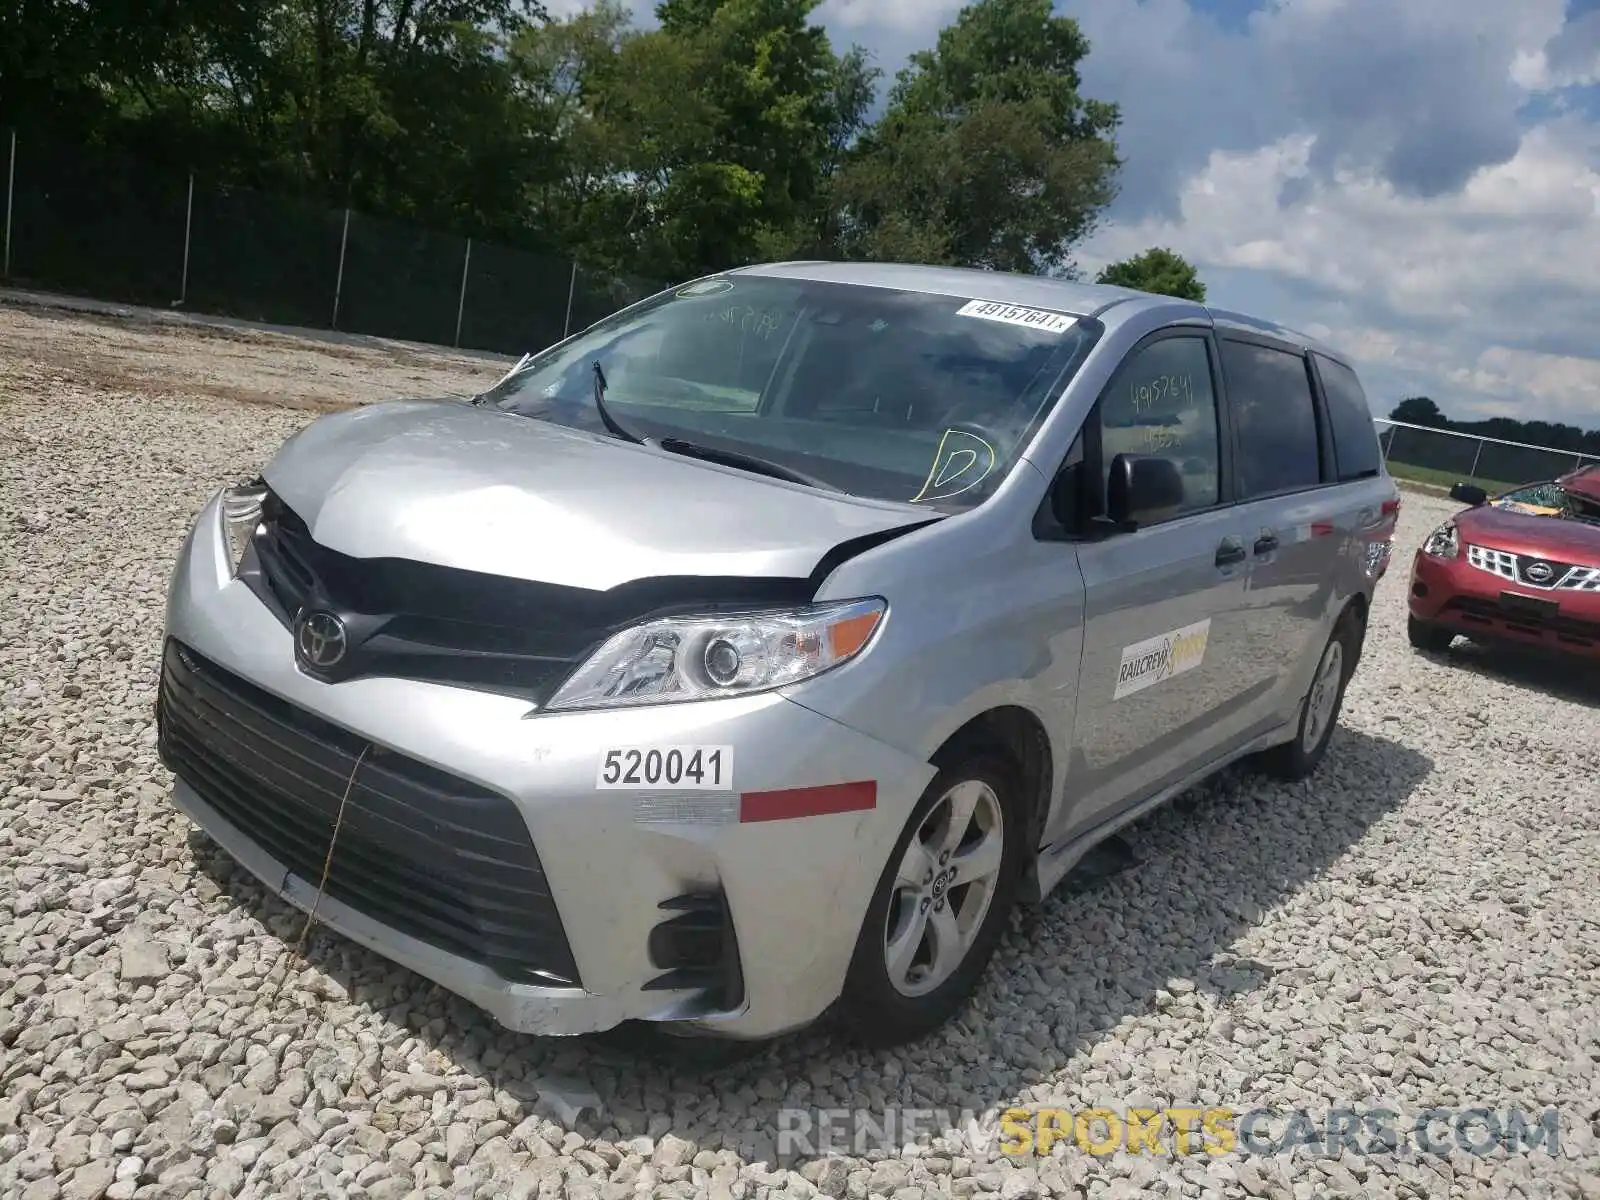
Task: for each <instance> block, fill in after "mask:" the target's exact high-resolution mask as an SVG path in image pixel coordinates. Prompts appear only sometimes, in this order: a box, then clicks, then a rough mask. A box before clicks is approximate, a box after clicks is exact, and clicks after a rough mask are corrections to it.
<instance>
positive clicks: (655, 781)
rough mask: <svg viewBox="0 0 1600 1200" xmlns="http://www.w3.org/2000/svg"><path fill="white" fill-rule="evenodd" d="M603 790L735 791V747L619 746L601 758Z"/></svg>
mask: <svg viewBox="0 0 1600 1200" xmlns="http://www.w3.org/2000/svg"><path fill="white" fill-rule="evenodd" d="M594 785H595V787H597V788H599V789H600V790H601V791H607V792H615V791H679V792H731V791H732V790H733V747H732V746H619V747H617V748H616V749H614V750H607V751H606V752H605V754H604V756H602V758H601V759H600V769H599V771H598V773H597V774H596V775H595V784H594Z"/></svg>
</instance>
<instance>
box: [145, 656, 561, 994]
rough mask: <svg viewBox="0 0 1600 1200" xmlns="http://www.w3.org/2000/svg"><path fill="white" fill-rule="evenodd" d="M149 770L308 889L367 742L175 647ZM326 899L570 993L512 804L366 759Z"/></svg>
mask: <svg viewBox="0 0 1600 1200" xmlns="http://www.w3.org/2000/svg"><path fill="white" fill-rule="evenodd" d="M157 720H158V725H159V737H160V749H161V757H162V761H163V762H165V763H166V764H167V767H168V768H169V769H170V770H171V771H172V772H173V774H175V775H176V776H177V777H178V778H179V779H181V780H183V782H184V783H186V784H188V785H189V786H190V787H192V788H193V789H194V790H195V791H196V792H197V793H198V794H199V795H200V797H201V798H202V799H204V800H205V801H206V803H208V804H209V805H211V806H212V807H213V808H215V809H216V810H217V812H219V813H220V814H222V816H223V817H225V818H226V819H227V820H228V821H229V822H231V823H232V824H233V825H234V826H236V827H237V828H238V829H239V830H240V832H242V833H243V834H245V836H247V837H249V838H250V839H251V840H252V841H254V842H255V843H256V844H257V845H259V846H260V847H261V848H262V849H263V850H265V851H266V852H267V853H268V854H270V855H272V857H273V858H275V859H277V860H278V861H279V862H281V863H283V864H284V865H285V866H286V867H288V868H289V870H290V871H292V872H294V874H296V875H298V876H300V877H301V878H302V879H305V880H308V881H310V882H311V883H312V884H315V883H316V882H317V881H318V880H320V879H321V877H322V869H323V862H324V859H325V857H326V855H327V852H328V842H329V838H330V837H331V835H332V832H333V822H334V818H335V816H336V814H337V812H338V807H339V800H340V797H341V796H343V794H344V789H345V785H346V783H347V781H348V780H349V778H350V773H351V769H352V768H353V767H354V766H355V764H356V760H357V758H358V756H359V755H360V753H361V748H362V746H363V745H365V742H364V741H363V739H361V738H360V737H358V736H357V735H355V734H353V733H351V732H349V731H348V730H345V729H341V728H340V727H338V726H336V725H332V724H330V723H329V722H327V721H324V720H322V719H321V718H319V717H316V716H313V715H312V714H311V713H308V712H306V711H304V710H302V709H299V708H297V707H295V706H294V705H291V704H289V703H287V702H285V701H284V700H281V699H279V698H278V697H276V696H273V695H271V694H270V693H268V692H265V691H263V690H261V689H260V688H258V687H255V686H254V685H253V684H250V683H247V682H246V681H245V680H243V679H240V678H239V677H237V676H236V675H233V674H231V673H230V672H228V671H225V670H223V669H222V668H221V667H219V666H217V665H215V664H214V663H211V662H209V661H207V660H206V659H204V658H202V657H201V656H200V655H198V654H196V653H195V652H194V651H192V650H189V649H188V648H186V647H182V646H180V645H179V644H178V643H177V642H175V641H169V642H168V643H167V648H166V654H165V656H164V659H163V663H162V673H161V692H160V703H159V706H158V709H157ZM327 894H328V895H330V896H332V897H334V898H335V899H338V900H340V901H342V902H343V903H345V904H348V905H349V906H350V907H351V908H353V909H355V910H357V911H358V912H362V913H364V914H366V915H367V916H369V917H371V918H373V919H374V920H376V921H380V922H382V923H383V924H385V925H388V926H390V927H392V928H394V929H398V930H400V931H401V932H403V933H406V934H409V935H410V936H411V937H414V938H416V939H418V940H419V941H423V942H427V943H428V944H430V945H433V946H437V947H439V948H440V949H441V950H446V951H449V952H450V953H452V954H456V955H459V956H461V957H463V958H467V959H470V960H472V961H473V962H478V963H482V964H483V965H485V966H487V967H489V968H491V969H492V970H494V971H495V972H496V973H498V974H499V975H501V976H502V977H504V978H507V979H512V980H522V981H535V982H550V978H549V977H554V979H556V980H559V981H563V982H566V983H570V984H572V985H574V986H576V985H578V983H579V980H578V969H577V965H576V964H575V963H574V961H573V958H572V950H571V948H570V947H569V946H568V944H567V938H566V933H565V931H564V930H563V928H562V925H561V919H560V916H559V915H558V913H557V912H556V906H555V902H554V900H553V899H552V898H551V895H550V889H549V885H548V883H547V881H546V880H545V875H544V868H543V867H542V866H541V865H540V862H539V856H538V854H537V852H536V851H535V850H534V847H533V841H532V839H531V838H530V836H529V834H528V827H527V824H526V822H525V821H524V820H523V819H522V816H521V814H519V813H518V812H517V810H516V807H515V806H514V805H513V804H512V802H511V801H510V799H509V798H507V797H505V796H502V795H501V794H499V793H498V792H494V791H490V790H488V789H487V788H482V787H479V786H478V785H476V784H474V783H471V782H469V781H467V780H463V779H459V778H457V777H455V776H453V775H449V774H447V773H446V772H443V771H440V770H437V769H436V768H434V767H430V766H428V765H427V764H426V763H421V762H417V761H416V760H414V759H410V758H406V757H404V756H402V755H398V754H394V753H392V752H389V751H386V750H380V749H379V748H378V747H371V748H369V749H368V751H367V756H366V758H365V759H364V760H363V761H362V763H361V768H360V770H359V771H358V772H357V773H356V778H355V784H354V786H353V787H352V788H351V789H350V799H349V803H348V805H347V806H346V809H345V818H344V824H343V826H342V827H341V828H340V830H339V840H338V844H337V845H336V846H335V848H334V854H333V865H332V868H331V870H330V872H329V877H328V889H327Z"/></svg>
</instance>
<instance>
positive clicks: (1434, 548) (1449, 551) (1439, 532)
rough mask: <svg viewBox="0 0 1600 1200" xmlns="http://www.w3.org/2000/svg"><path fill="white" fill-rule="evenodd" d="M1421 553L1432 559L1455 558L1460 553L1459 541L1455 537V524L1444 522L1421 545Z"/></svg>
mask: <svg viewBox="0 0 1600 1200" xmlns="http://www.w3.org/2000/svg"><path fill="white" fill-rule="evenodd" d="M1422 552H1423V553H1424V554H1427V555H1430V556H1431V557H1433V558H1455V557H1456V556H1457V555H1458V554H1460V553H1461V541H1460V539H1459V538H1458V537H1457V536H1456V527H1455V523H1454V522H1452V521H1446V522H1445V523H1444V524H1443V525H1441V526H1439V528H1437V529H1435V530H1434V531H1433V532H1432V533H1430V534H1429V535H1428V540H1427V541H1425V542H1423V543H1422Z"/></svg>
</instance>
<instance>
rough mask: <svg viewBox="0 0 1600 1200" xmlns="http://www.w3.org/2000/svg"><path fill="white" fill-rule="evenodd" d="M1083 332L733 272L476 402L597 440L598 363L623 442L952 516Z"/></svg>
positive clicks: (1039, 401)
mask: <svg viewBox="0 0 1600 1200" xmlns="http://www.w3.org/2000/svg"><path fill="white" fill-rule="evenodd" d="M1094 328H1095V327H1093V326H1086V325H1085V324H1084V323H1082V322H1079V321H1077V320H1075V319H1073V318H1072V317H1070V316H1068V315H1065V314H1059V313H1050V312H1045V311H1041V310H1034V309H1027V308H1017V307H1015V306H1009V305H1002V304H993V303H988V302H983V301H976V300H968V299H966V298H964V297H952V296H940V295H931V294H922V293H916V292H903V291H895V290H892V289H889V288H877V287H857V286H852V285H846V284H839V283H819V282H814V281H810V280H792V279H778V278H769V277H764V276H756V275H749V276H746V275H737V276H730V277H727V278H721V279H712V280H702V281H700V282H698V283H695V284H691V285H689V286H687V287H683V288H679V289H678V290H677V291H676V292H669V293H666V294H664V295H662V296H658V297H655V298H654V299H652V300H649V301H647V302H646V303H644V304H642V305H639V306H637V307H635V308H633V309H630V310H628V311H626V312H624V313H620V314H618V315H616V316H613V317H611V318H608V319H607V320H605V321H602V322H600V323H599V324H597V325H595V326H594V327H593V328H591V329H589V330H586V331H585V332H584V333H582V334H579V335H578V336H577V337H575V338H573V339H571V340H570V341H568V342H564V343H561V344H560V345H558V346H555V347H552V348H551V349H550V350H548V351H546V352H544V353H543V354H540V355H538V356H536V357H535V358H534V359H533V360H532V361H531V362H530V363H528V364H527V366H526V367H525V369H523V370H522V371H520V372H518V373H516V374H515V375H513V376H512V377H511V378H509V379H507V380H505V381H503V382H502V383H501V384H500V385H498V386H497V387H495V388H494V389H493V390H492V391H491V392H490V393H489V394H488V395H487V397H486V401H487V402H488V403H491V404H493V405H495V406H497V407H499V408H501V409H503V410H505V411H508V412H512V413H517V414H519V415H521V416H525V417H532V418H536V419H538V420H542V421H552V422H556V423H558V424H562V425H568V426H573V427H577V428H582V429H585V430H590V431H593V432H595V433H600V434H607V433H608V431H607V429H606V427H605V425H603V424H602V423H601V422H600V419H599V415H598V413H597V411H596V406H595V401H594V392H595V380H596V376H595V372H594V369H593V368H594V365H595V364H596V363H598V364H599V365H600V366H601V368H602V371H603V374H604V379H605V385H606V386H605V401H606V405H607V407H608V408H609V409H611V410H613V415H614V416H615V417H616V419H617V421H618V422H619V423H621V424H622V425H624V427H625V428H627V429H628V430H629V431H631V432H634V433H637V434H640V435H643V436H646V437H656V438H664V437H672V438H677V439H681V440H686V441H691V442H694V443H697V444H700V445H703V446H710V447H715V448H721V449H723V450H732V451H737V452H739V453H742V454H746V455H755V456H757V457H760V458H763V459H768V460H774V461H776V462H778V463H780V464H783V465H786V466H789V467H791V468H792V469H795V470H798V471H801V472H804V473H805V474H807V475H810V476H815V477H817V478H819V479H821V480H822V481H823V482H825V483H828V484H831V485H833V486H835V487H838V488H841V489H843V490H844V491H847V492H853V493H855V494H858V495H863V496H872V497H877V498H880V499H885V500H901V501H909V502H913V503H918V504H925V505H928V506H929V507H933V508H938V509H941V510H946V511H949V510H957V509H964V508H968V507H971V506H972V505H974V504H977V503H979V502H981V501H982V500H983V498H984V497H985V496H986V495H987V494H989V493H990V492H991V491H992V490H993V488H994V486H995V485H996V484H997V483H999V481H1000V480H1001V479H1003V478H1004V477H1005V475H1006V473H1007V472H1008V471H1009V470H1010V469H1012V467H1013V466H1014V465H1015V463H1016V462H1017V452H1018V450H1019V448H1020V446H1021V444H1022V442H1023V441H1024V440H1025V438H1026V437H1027V436H1028V434H1029V433H1030V432H1031V430H1032V429H1033V427H1034V426H1035V424H1036V422H1037V420H1038V418H1039V417H1040V415H1041V413H1042V412H1043V410H1044V408H1045V407H1046V406H1047V405H1048V404H1049V403H1050V402H1051V401H1052V399H1053V398H1054V397H1056V396H1059V395H1060V394H1061V389H1060V386H1059V385H1060V383H1061V382H1062V379H1063V372H1064V371H1067V370H1070V369H1071V368H1072V367H1073V366H1074V365H1075V364H1076V363H1077V362H1079V361H1081V358H1082V354H1083V352H1084V351H1086V350H1087V348H1088V346H1089V345H1091V344H1092V342H1093V338H1094V334H1093V332H1092V330H1093V329H1094Z"/></svg>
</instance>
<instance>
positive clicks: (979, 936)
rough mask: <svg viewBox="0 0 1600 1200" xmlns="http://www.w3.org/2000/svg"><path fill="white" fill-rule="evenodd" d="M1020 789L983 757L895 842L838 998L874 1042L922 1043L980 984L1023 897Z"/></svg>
mask: <svg viewBox="0 0 1600 1200" xmlns="http://www.w3.org/2000/svg"><path fill="white" fill-rule="evenodd" d="M1020 795H1021V788H1020V786H1019V785H1018V783H1017V780H1016V772H1015V771H1013V770H1012V769H1011V768H1010V767H1009V765H1008V764H1007V763H1005V762H1004V760H1002V759H998V758H994V757H990V756H987V755H978V756H973V757H970V758H968V759H966V760H965V761H964V762H962V763H960V764H958V765H955V766H951V767H946V768H944V769H943V770H941V771H940V772H939V774H938V775H937V776H935V777H934V780H933V782H932V783H930V784H929V785H928V789H927V791H925V792H924V793H923V795H922V799H921V800H920V801H919V802H918V803H917V807H916V809H915V811H914V812H913V813H912V816H911V820H910V822H909V823H908V824H907V826H906V828H905V830H904V831H903V832H902V833H901V835H900V837H899V839H898V840H897V841H896V843H895V848H894V851H893V853H892V854H891V855H890V856H889V862H888V865H887V866H885V867H884V870H883V874H882V875H881V876H880V877H879V880H878V888H877V891H876V892H874V893H873V897H872V903H871V904H870V905H869V906H868V908H867V916H866V920H865V921H864V922H863V923H862V927H861V933H860V936H859V938H858V940H857V942H856V950H855V955H854V957H853V958H852V959H851V963H850V971H849V974H848V976H847V977H846V979H845V985H844V991H843V994H842V995H841V997H840V1009H841V1015H842V1016H843V1017H844V1019H845V1022H846V1024H847V1025H848V1026H849V1027H850V1028H851V1029H852V1031H853V1032H854V1033H855V1034H856V1036H857V1037H858V1038H859V1039H860V1040H861V1041H863V1042H865V1043H866V1044H868V1045H871V1046H876V1047H889V1046H895V1045H899V1044H901V1043H904V1042H909V1041H914V1040H916V1039H917V1038H920V1037H923V1036H925V1035H927V1034H929V1033H931V1032H933V1031H934V1030H935V1029H937V1028H939V1026H941V1025H943V1024H944V1023H945V1022H946V1021H947V1020H949V1019H950V1017H951V1016H953V1015H954V1014H955V1012H956V1010H957V1009H959V1008H960V1007H961V1005H962V1004H964V1003H965V1002H966V1000H967V998H968V996H970V995H971V993H972V991H973V989H974V988H975V987H976V986H977V983H978V980H979V979H980V978H981V977H982V975H983V972H984V969H985V968H986V967H987V966H988V964H989V960H990V958H992V957H993V955H994V950H995V946H996V945H998V943H999V941H1000V935H1001V932H1002V931H1003V929H1004V928H1005V920H1006V916H1007V914H1008V913H1009V912H1010V911H1011V907H1012V905H1013V903H1014V902H1015V900H1016V891H1017V881H1018V878H1019V876H1020V875H1021V866H1022V860H1023V846H1024V843H1025V840H1026V839H1025V837H1024V833H1023V829H1024V824H1025V822H1024V819H1023V811H1022V806H1021V804H1020V802H1019V797H1020Z"/></svg>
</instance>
